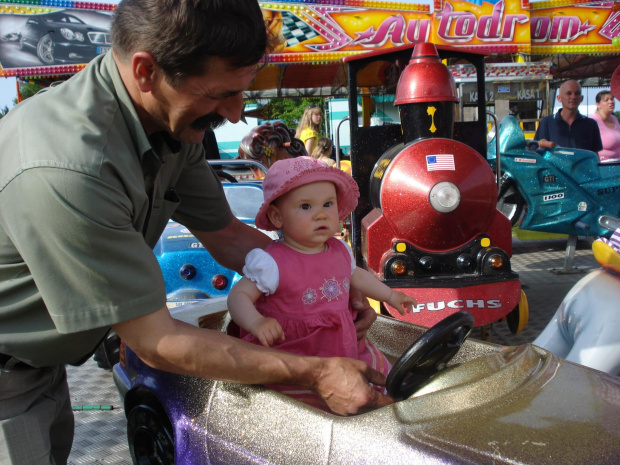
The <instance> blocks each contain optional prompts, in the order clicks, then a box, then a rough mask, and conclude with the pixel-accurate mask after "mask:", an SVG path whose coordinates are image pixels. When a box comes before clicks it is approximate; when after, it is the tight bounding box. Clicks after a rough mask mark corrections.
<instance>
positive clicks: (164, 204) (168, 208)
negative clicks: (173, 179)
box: [144, 187, 181, 248]
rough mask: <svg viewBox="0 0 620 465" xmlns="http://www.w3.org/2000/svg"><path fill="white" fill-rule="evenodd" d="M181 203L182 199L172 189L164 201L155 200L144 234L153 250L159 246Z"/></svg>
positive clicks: (168, 191) (169, 189) (167, 192)
mask: <svg viewBox="0 0 620 465" xmlns="http://www.w3.org/2000/svg"><path fill="white" fill-rule="evenodd" d="M180 203H181V198H180V197H179V195H178V194H177V193H176V191H175V190H174V188H172V187H169V188H168V190H167V191H166V193H165V194H164V197H163V199H162V198H157V199H154V200H153V208H152V210H151V214H150V217H149V222H148V226H147V228H146V231H145V232H144V240H145V241H146V243H147V244H148V245H149V246H150V247H151V248H153V247H155V244H157V241H158V240H159V237H160V236H161V233H162V232H164V229H165V228H166V225H167V224H168V220H169V219H170V218H171V217H172V214H173V213H174V212H175V211H176V209H177V208H178V206H179V204H180Z"/></svg>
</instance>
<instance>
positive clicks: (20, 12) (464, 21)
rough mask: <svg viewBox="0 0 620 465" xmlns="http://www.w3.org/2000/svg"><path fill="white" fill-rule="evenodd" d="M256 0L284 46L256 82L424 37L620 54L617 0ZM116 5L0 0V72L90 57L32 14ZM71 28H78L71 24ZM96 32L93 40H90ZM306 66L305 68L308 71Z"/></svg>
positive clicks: (491, 49)
mask: <svg viewBox="0 0 620 465" xmlns="http://www.w3.org/2000/svg"><path fill="white" fill-rule="evenodd" d="M259 3H260V5H261V7H262V9H263V14H264V17H265V22H266V25H267V27H268V28H270V29H271V31H272V32H273V33H274V34H275V35H276V36H278V37H280V45H279V47H278V49H277V50H276V52H275V53H273V54H271V55H270V56H269V57H268V63H269V64H271V65H276V66H266V67H265V68H263V70H261V73H259V76H257V79H256V82H255V83H254V87H255V88H256V89H263V88H265V86H268V85H273V84H272V83H273V82H274V76H277V73H278V66H277V65H289V64H293V63H296V64H315V65H319V64H323V65H324V64H326V63H334V64H335V65H338V63H339V61H340V60H341V59H342V58H343V57H344V56H347V55H352V54H357V53H362V52H367V51H369V50H379V49H386V48H392V47H397V46H400V45H405V44H414V43H417V42H425V41H428V42H433V43H435V44H437V45H449V46H453V47H457V48H462V49H465V50H472V51H473V50H481V51H484V52H485V53H522V54H529V55H552V54H556V53H588V54H610V53H612V54H616V53H619V52H620V49H618V47H616V46H614V38H616V42H618V41H620V16H619V15H620V11H618V9H617V8H614V4H615V2H602V3H601V2H598V3H594V2H589V3H588V2H583V1H582V0H571V1H568V0H551V1H541V2H529V1H528V0H500V1H482V0H474V1H463V0H435V1H434V3H433V4H432V5H431V4H430V0H429V2H427V3H426V4H425V3H424V2H421V3H419V4H417V3H396V2H390V1H373V0H333V1H329V2H328V1H316V0H315V1H305V0H297V1H281V2H259ZM115 7H116V5H114V4H106V3H95V2H77V1H65V0H13V1H7V0H0V38H2V41H1V42H0V76H17V77H37V76H55V75H64V74H73V73H76V72H77V71H79V70H80V69H82V68H83V67H84V65H85V63H86V62H85V61H84V60H80V59H79V57H77V56H74V57H64V59H63V60H62V62H61V61H59V60H57V59H56V57H54V55H53V53H52V52H53V49H54V46H55V42H54V41H53V40H49V38H47V39H45V40H44V39H43V38H42V37H43V36H42V37H41V38H38V40H40V41H41V42H37V37H36V36H35V37H34V39H33V42H30V43H28V42H27V41H24V40H23V38H24V35H25V31H26V29H27V27H26V26H27V25H26V23H27V22H28V20H29V19H37V18H41V17H49V15H52V14H56V13H59V12H64V13H67V14H71V15H72V16H73V17H75V18H77V22H83V23H85V24H86V25H90V26H96V27H103V28H104V29H105V28H107V29H108V30H109V24H110V21H111V13H112V11H113V10H114V8H115ZM72 22H73V20H72ZM69 26H71V25H69ZM31 29H32V28H31ZM69 30H70V27H69ZM66 34H68V35H69V36H71V34H72V32H67V33H66ZM91 40H95V42H94V43H92V44H91V43H90V42H89V41H91ZM108 40H109V37H108V36H106V34H105V33H104V34H103V35H97V36H94V37H93V36H91V37H83V40H79V38H75V37H69V38H68V39H67V41H68V42H67V41H65V42H64V43H63V47H67V46H70V45H72V44H73V45H76V46H77V45H80V46H84V45H87V44H91V45H93V46H94V48H95V52H100V53H103V52H104V51H105V50H106V49H107V47H109V43H106V42H107V41H108ZM72 41H73V42H72ZM57 48H58V47H57ZM29 52H30V53H29ZM46 52H47V53H46ZM78 55H79V54H78ZM300 73H302V74H304V73H305V74H308V73H307V72H306V71H305V70H303V69H300ZM312 77H313V76H308V77H307V78H308V85H307V86H306V87H313V86H312V85H311V84H312V83H311V80H312ZM299 78H300V76H297V79H299ZM276 82H277V80H276Z"/></svg>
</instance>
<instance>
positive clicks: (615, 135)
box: [590, 113, 620, 163]
mask: <svg viewBox="0 0 620 465" xmlns="http://www.w3.org/2000/svg"><path fill="white" fill-rule="evenodd" d="M590 118H592V119H593V120H594V121H596V122H597V124H598V128H599V130H600V132H601V142H602V143H603V150H601V151H600V152H599V153H598V157H599V159H600V160H601V162H603V163H605V162H607V163H609V162H612V161H620V124H619V123H618V118H616V117H615V116H614V115H611V119H612V120H613V122H614V124H615V126H616V127H615V128H614V129H610V128H608V127H607V125H606V124H605V122H604V121H603V120H602V119H601V117H600V115H599V114H598V113H594V114H592V115H590Z"/></svg>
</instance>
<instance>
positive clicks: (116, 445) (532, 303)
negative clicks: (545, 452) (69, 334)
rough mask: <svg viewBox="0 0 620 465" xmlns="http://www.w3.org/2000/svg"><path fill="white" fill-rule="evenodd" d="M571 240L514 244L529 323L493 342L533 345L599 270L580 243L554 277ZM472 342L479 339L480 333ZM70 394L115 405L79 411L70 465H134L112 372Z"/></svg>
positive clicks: (502, 331) (92, 376)
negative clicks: (571, 270) (572, 293)
mask: <svg viewBox="0 0 620 465" xmlns="http://www.w3.org/2000/svg"><path fill="white" fill-rule="evenodd" d="M565 250H566V240H565V239H558V240H545V241H518V240H516V239H515V240H514V243H513V257H512V268H513V270H514V271H515V272H517V273H519V277H520V278H521V283H522V285H523V288H524V290H525V293H526V294H527V298H528V302H529V307H530V321H529V323H528V324H527V326H526V327H525V329H524V330H523V332H522V333H521V334H518V335H516V336H515V335H513V334H512V333H511V332H510V331H509V329H508V326H507V325H506V323H502V322H499V323H493V331H492V342H495V343H497V344H502V345H519V344H524V343H526V342H532V341H533V340H534V339H536V337H537V336H538V335H539V334H540V332H541V331H542V330H543V329H544V328H545V326H546V325H547V323H548V322H549V321H550V320H551V318H552V317H553V315H554V314H555V311H556V310H557V308H558V306H559V305H560V303H561V302H562V299H563V298H564V296H566V294H567V293H568V291H569V290H570V289H571V288H572V287H573V285H574V284H575V283H576V282H577V281H579V280H580V279H581V278H583V276H585V273H588V272H590V271H592V270H594V269H596V268H599V265H598V263H597V262H596V260H595V259H594V257H593V255H592V248H591V244H590V242H588V241H579V242H578V243H577V247H576V251H575V260H574V264H573V265H574V267H575V268H578V269H580V270H581V271H582V273H577V274H560V275H558V274H554V273H551V272H550V271H549V270H550V269H561V268H562V267H563V266H564V260H565ZM471 337H473V338H480V329H479V328H475V329H474V330H473V331H472V334H471ZM67 375H68V379H69V390H70V392H71V402H72V405H73V406H74V408H75V407H76V406H79V405H112V406H113V407H114V409H113V410H110V411H84V412H75V438H74V443H73V450H72V451H71V455H70V456H69V464H70V465H86V464H88V465H102V464H114V465H131V457H130V455H129V449H128V447H127V422H126V421H125V414H124V411H123V408H122V404H121V402H120V399H119V396H118V393H117V391H116V387H115V386H114V382H113V380H112V373H111V372H110V371H106V370H102V369H100V368H98V367H97V365H96V363H95V362H93V360H92V359H91V360H89V361H88V362H86V363H85V364H84V365H82V366H81V367H68V368H67Z"/></svg>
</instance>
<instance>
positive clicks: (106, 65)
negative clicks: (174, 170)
mask: <svg viewBox="0 0 620 465" xmlns="http://www.w3.org/2000/svg"><path fill="white" fill-rule="evenodd" d="M101 70H102V73H104V74H107V75H108V77H109V80H110V81H111V84H112V87H113V88H114V91H115V93H116V97H117V101H118V104H119V106H120V109H121V112H122V114H123V118H124V120H125V124H126V125H127V129H128V130H129V133H130V134H131V138H132V140H133V142H134V144H135V146H136V149H137V151H138V154H139V157H140V159H143V157H144V154H145V153H147V152H150V151H151V150H152V151H153V152H154V153H155V155H156V156H157V157H158V158H159V159H160V160H161V161H162V162H163V156H164V155H165V154H167V153H178V152H179V151H180V150H181V147H182V144H181V142H179V141H177V140H174V139H173V138H172V137H170V135H169V134H168V133H166V132H165V131H159V132H157V133H155V134H152V135H151V136H150V137H149V136H147V134H146V132H145V131H144V128H143V127H142V123H141V122H140V118H139V117H138V112H137V111H136V109H135V107H134V105H133V102H132V101H131V98H130V97H129V94H128V93H127V89H126V88H125V84H123V80H122V79H121V76H120V74H119V72H118V67H117V66H116V62H115V61H114V57H113V56H112V52H108V53H106V54H105V56H104V57H103V59H102V62H101Z"/></svg>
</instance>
